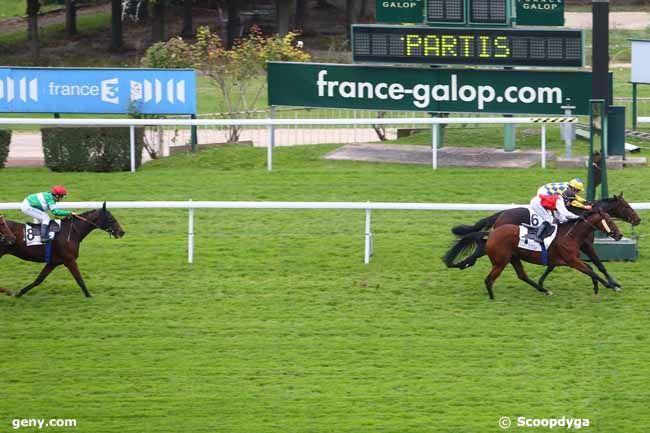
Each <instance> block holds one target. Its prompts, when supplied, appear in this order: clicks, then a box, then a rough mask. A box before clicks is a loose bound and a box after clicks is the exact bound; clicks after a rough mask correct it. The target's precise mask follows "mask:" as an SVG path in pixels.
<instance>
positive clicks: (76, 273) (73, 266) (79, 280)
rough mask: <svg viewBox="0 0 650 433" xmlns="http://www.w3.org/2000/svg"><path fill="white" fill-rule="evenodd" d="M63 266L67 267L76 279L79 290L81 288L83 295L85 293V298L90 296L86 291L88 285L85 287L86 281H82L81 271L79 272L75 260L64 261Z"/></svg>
mask: <svg viewBox="0 0 650 433" xmlns="http://www.w3.org/2000/svg"><path fill="white" fill-rule="evenodd" d="M65 267H66V268H68V270H69V271H70V273H71V274H72V276H73V277H74V279H75V281H77V284H79V287H81V290H83V292H84V295H86V298H90V297H91V294H90V292H89V291H88V287H86V283H85V282H84V279H83V278H81V272H79V267H78V266H77V262H76V261H75V260H73V261H71V262H68V263H65Z"/></svg>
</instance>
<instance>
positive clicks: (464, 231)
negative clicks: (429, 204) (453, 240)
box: [451, 211, 503, 236]
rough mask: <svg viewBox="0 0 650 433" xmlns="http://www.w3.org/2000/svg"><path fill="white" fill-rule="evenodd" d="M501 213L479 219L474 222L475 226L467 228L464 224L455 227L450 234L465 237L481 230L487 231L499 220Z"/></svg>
mask: <svg viewBox="0 0 650 433" xmlns="http://www.w3.org/2000/svg"><path fill="white" fill-rule="evenodd" d="M501 212H503V211H501ZM501 212H497V213H495V214H494V215H491V216H489V217H486V218H483V219H480V220H478V221H477V222H476V224H474V225H472V226H468V225H464V224H461V225H458V226H455V227H453V228H452V229H451V232H452V233H453V234H455V235H456V236H465V235H468V234H470V233H475V232H480V231H481V230H487V229H489V228H490V227H492V226H493V225H494V222H495V221H496V220H497V218H499V215H501Z"/></svg>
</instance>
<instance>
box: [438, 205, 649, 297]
mask: <svg viewBox="0 0 650 433" xmlns="http://www.w3.org/2000/svg"><path fill="white" fill-rule="evenodd" d="M594 209H602V210H603V211H604V212H606V213H608V214H609V215H610V216H611V217H614V218H619V219H621V220H623V221H625V222H628V223H630V224H632V225H633V226H637V225H639V224H640V223H641V218H640V217H639V215H638V214H637V213H636V212H635V211H634V209H632V206H630V204H629V203H628V202H627V201H626V200H625V199H624V198H623V193H621V195H619V196H616V195H615V196H614V197H611V198H607V199H604V200H596V201H595V202H594ZM571 211H573V212H575V213H582V212H583V211H584V210H581V209H577V208H571ZM531 223H532V224H533V225H536V224H535V221H531V216H530V213H529V211H528V208H525V207H517V208H512V209H507V210H504V211H501V212H497V213H495V214H493V215H490V216H489V217H486V218H483V219H481V220H479V221H477V222H476V223H475V224H474V225H457V226H455V227H453V228H452V229H451V232H452V233H453V234H455V235H457V236H466V235H468V234H470V233H474V232H481V231H484V230H489V229H490V228H491V227H494V228H497V227H500V226H502V225H504V224H514V225H520V224H531ZM580 251H582V252H583V253H584V254H585V255H586V256H587V257H589V259H590V260H591V261H592V262H593V264H594V265H596V267H597V268H598V270H599V271H600V272H602V273H603V275H604V276H605V278H607V281H608V282H609V283H610V284H612V285H615V286H617V287H618V288H619V289H620V288H621V285H620V284H619V283H618V282H617V281H616V280H615V279H614V278H613V277H612V276H611V275H610V274H609V272H607V269H606V268H605V266H604V265H603V263H602V262H601V261H600V257H598V254H596V250H595V248H594V235H593V233H592V234H591V235H590V236H588V237H587V238H586V239H585V242H584V243H583V244H582V245H581V246H580ZM553 269H554V266H549V267H547V268H546V270H545V271H544V273H543V274H542V276H541V277H540V278H539V281H538V283H539V284H540V285H544V280H546V277H548V275H549V274H550V273H551V272H553ZM594 284H596V281H594Z"/></svg>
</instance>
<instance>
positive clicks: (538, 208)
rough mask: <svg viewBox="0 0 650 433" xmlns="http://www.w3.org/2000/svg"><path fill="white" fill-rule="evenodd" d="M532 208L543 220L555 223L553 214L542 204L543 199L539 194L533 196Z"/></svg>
mask: <svg viewBox="0 0 650 433" xmlns="http://www.w3.org/2000/svg"><path fill="white" fill-rule="evenodd" d="M530 208H531V209H532V210H533V212H535V213H536V214H537V215H539V217H540V218H541V219H542V220H544V221H546V222H548V223H551V224H553V214H552V213H551V212H550V211H549V210H548V209H544V207H543V206H542V200H541V199H540V198H539V196H538V195H536V196H535V197H533V198H532V200H531V201H530Z"/></svg>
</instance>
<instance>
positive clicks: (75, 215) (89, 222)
mask: <svg viewBox="0 0 650 433" xmlns="http://www.w3.org/2000/svg"><path fill="white" fill-rule="evenodd" d="M72 216H73V217H74V218H79V219H80V220H81V221H85V222H87V223H88V224H90V225H91V226H93V227H95V228H98V229H100V230H101V231H104V232H106V233H109V234H110V232H109V231H108V229H105V228H103V227H100V226H98V225H97V224H95V223H94V222H92V221H90V220H89V219H87V218H84V217H82V216H81V215H78V214H72ZM75 231H76V229H75Z"/></svg>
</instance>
